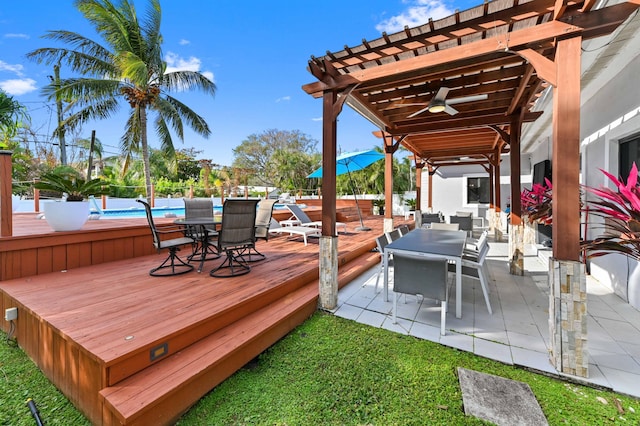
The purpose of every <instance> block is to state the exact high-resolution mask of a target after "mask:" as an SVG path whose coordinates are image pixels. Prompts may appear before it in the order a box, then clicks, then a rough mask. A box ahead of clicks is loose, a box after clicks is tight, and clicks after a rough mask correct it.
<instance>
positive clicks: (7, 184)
mask: <svg viewBox="0 0 640 426" xmlns="http://www.w3.org/2000/svg"><path fill="white" fill-rule="evenodd" d="M11 155H12V152H11V151H5V150H0V237H10V236H12V235H13V200H12V199H11V187H12V184H11V171H12V165H11Z"/></svg>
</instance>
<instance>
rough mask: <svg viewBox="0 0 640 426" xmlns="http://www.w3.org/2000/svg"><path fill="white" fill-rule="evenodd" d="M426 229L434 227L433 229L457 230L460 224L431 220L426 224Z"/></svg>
mask: <svg viewBox="0 0 640 426" xmlns="http://www.w3.org/2000/svg"><path fill="white" fill-rule="evenodd" d="M423 227H425V226H424V225H423ZM428 229H435V230H440V231H459V230H460V224H458V223H444V222H442V223H441V222H432V223H431V224H430V225H429V226H428Z"/></svg>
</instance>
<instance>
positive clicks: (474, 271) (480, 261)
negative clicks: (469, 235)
mask: <svg viewBox="0 0 640 426" xmlns="http://www.w3.org/2000/svg"><path fill="white" fill-rule="evenodd" d="M488 252H489V243H488V242H487V240H486V239H484V240H483V242H481V243H480V244H479V246H478V249H477V250H469V249H465V251H464V254H463V255H462V275H465V276H467V277H471V278H474V279H477V280H478V281H480V287H481V288H482V295H483V296H484V302H485V304H486V305H487V311H489V314H490V315H493V310H492V309H491V302H490V301H489V289H488V282H487V274H486V266H485V259H486V257H487V253H488ZM455 271H456V269H455V265H453V264H450V265H449V272H455Z"/></svg>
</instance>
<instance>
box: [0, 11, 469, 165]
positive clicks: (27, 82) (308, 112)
mask: <svg viewBox="0 0 640 426" xmlns="http://www.w3.org/2000/svg"><path fill="white" fill-rule="evenodd" d="M479 3H480V2H479V1H478V2H476V1H470V0H457V1H456V2H455V4H454V3H452V2H445V1H440V0H438V1H425V0H417V1H415V0H411V1H409V0H404V1H403V0H342V1H338V0H325V1H322V2H311V1H307V0H288V1H285V0H280V1H278V0H272V1H255V0H254V1H244V2H238V1H233V0H181V1H178V0H161V6H162V25H161V30H162V34H163V37H164V44H163V53H164V56H165V59H166V60H167V62H168V65H169V66H170V67H176V68H184V69H191V70H197V71H200V72H202V73H204V74H205V75H207V76H208V77H209V78H211V79H212V80H213V81H214V82H215V83H216V85H217V87H218V89H217V93H216V96H215V97H214V98H211V97H206V96H205V95H203V94H201V93H198V92H188V93H181V94H175V96H176V97H177V98H178V99H180V100H181V101H182V102H184V103H186V104H187V105H189V106H190V107H191V108H192V109H193V110H195V111H196V112H197V113H198V114H200V115H201V116H203V117H204V118H205V119H206V121H207V123H208V124H209V126H210V128H211V129H212V134H211V136H210V137H209V138H208V139H204V138H202V137H201V136H199V135H195V134H193V133H191V132H187V133H186V135H185V141H184V144H182V143H181V142H180V141H179V140H178V139H177V138H176V139H175V140H174V144H175V146H176V148H181V147H194V148H195V149H197V150H200V151H202V153H201V154H199V158H206V159H211V160H212V161H213V162H214V163H217V164H223V165H230V164H231V162H232V161H233V152H232V149H233V147H235V146H237V145H238V144H240V143H241V142H242V141H243V140H245V139H246V138H247V137H248V136H249V135H251V134H259V133H262V132H263V131H265V130H268V129H279V130H299V131H301V132H303V133H305V134H307V135H309V136H310V137H312V138H314V139H316V140H317V141H318V149H319V150H320V149H321V141H322V120H321V118H322V101H321V100H319V99H313V98H312V97H311V96H309V95H307V94H306V93H305V92H304V91H303V90H302V86H303V85H304V84H307V83H311V82H314V81H315V79H314V77H313V76H312V75H311V74H310V73H309V72H308V71H307V69H306V66H307V62H308V60H309V58H310V57H311V55H314V56H322V55H323V54H324V53H325V52H326V51H327V50H329V51H337V50H340V49H342V48H343V46H344V45H349V46H355V45H359V44H361V42H362V39H363V38H364V39H367V40H372V39H375V38H378V37H380V35H381V33H382V32H383V31H386V32H388V33H392V32H396V31H399V30H401V29H402V28H403V27H404V25H409V26H415V25H419V24H422V23H424V22H426V21H427V20H428V18H429V17H432V18H433V19H438V18H441V17H443V16H447V15H449V14H451V13H452V12H453V11H454V10H455V9H460V10H464V9H468V8H469V7H472V6H475V5H476V4H479ZM134 4H135V5H136V8H137V10H138V13H139V14H142V13H143V12H144V10H145V8H146V5H147V2H146V1H144V0H134ZM48 30H69V31H74V32H77V33H80V34H82V35H84V36H86V37H89V38H92V39H94V40H96V41H100V42H101V39H100V38H99V37H98V36H96V35H95V33H93V31H92V28H91V27H90V26H89V25H88V24H87V23H86V22H85V21H84V18H83V17H82V16H81V15H80V13H79V12H78V11H77V10H76V9H75V8H74V6H73V1H71V0H56V1H45V0H20V1H11V2H10V1H3V2H2V3H1V4H0V88H1V89H3V90H4V91H6V92H7V93H9V94H11V95H12V96H14V98H15V99H16V100H18V101H19V102H21V103H23V104H24V105H26V106H27V108H28V111H29V113H30V115H31V117H32V127H33V128H34V129H36V130H37V132H38V134H39V135H40V136H39V139H40V141H47V140H49V138H48V136H47V135H49V134H50V133H51V131H52V130H53V129H54V128H55V109H53V108H52V107H53V104H52V103H50V102H47V101H46V99H45V98H44V97H42V96H41V95H40V89H41V88H42V86H44V85H45V84H47V81H48V80H47V75H51V74H52V72H53V70H52V69H51V68H50V67H47V66H44V65H38V64H36V63H35V62H32V61H30V60H28V59H26V57H25V54H26V53H27V52H29V51H31V50H33V49H36V48H40V47H47V46H52V43H51V42H50V41H49V40H45V39H42V38H41V36H42V35H43V34H45V32H46V31H48ZM61 74H62V77H63V78H64V77H68V76H70V75H69V74H65V69H64V67H63V68H62V70H61ZM126 108H127V107H126V105H125V104H124V103H123V105H122V108H121V114H120V115H118V116H117V117H113V118H111V119H109V120H104V121H98V122H94V123H90V124H87V125H86V126H85V127H84V129H83V132H82V133H81V135H80V136H81V137H86V138H88V137H89V136H90V135H91V131H92V130H96V136H97V137H98V138H99V139H100V141H101V142H102V144H103V146H104V150H105V152H106V154H116V153H118V146H119V140H120V136H121V135H122V132H123V129H124V124H125V116H126ZM374 130H377V129H376V128H375V127H374V126H373V125H372V124H370V123H369V122H368V121H367V120H365V119H364V118H362V117H360V116H359V115H357V114H356V113H355V112H353V111H352V110H351V109H350V108H349V107H345V108H344V110H343V112H342V113H341V114H340V116H339V122H338V145H339V148H340V149H341V150H342V151H355V150H361V149H370V148H372V147H373V146H376V145H379V144H380V143H381V142H380V140H379V139H376V138H375V137H374V136H373V135H372V133H371V132H372V131H374ZM150 143H151V145H152V146H154V147H158V145H157V143H156V140H155V136H154V135H153V133H150Z"/></svg>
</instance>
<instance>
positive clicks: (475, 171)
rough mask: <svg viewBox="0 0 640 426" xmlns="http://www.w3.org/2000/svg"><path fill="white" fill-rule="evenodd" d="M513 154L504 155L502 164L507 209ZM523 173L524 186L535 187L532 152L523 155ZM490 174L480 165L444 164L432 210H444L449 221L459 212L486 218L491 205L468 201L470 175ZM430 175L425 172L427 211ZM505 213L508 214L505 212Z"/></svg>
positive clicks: (503, 206) (503, 204) (503, 198)
mask: <svg viewBox="0 0 640 426" xmlns="http://www.w3.org/2000/svg"><path fill="white" fill-rule="evenodd" d="M509 161H510V160H509V155H503V156H502V162H501V164H500V175H501V177H500V199H501V210H502V211H503V212H504V211H505V210H506V208H507V203H509V202H510V196H511V189H510V188H511V185H510V179H511V178H510V174H511V167H510V163H509ZM520 170H521V173H522V175H521V176H520V180H521V184H522V187H523V188H525V187H527V188H530V187H531V160H530V157H529V155H526V154H525V155H522V156H521V163H520ZM487 176H488V173H487V172H486V171H485V170H484V169H483V168H482V167H480V166H450V167H441V168H440V169H438V170H437V171H436V173H435V174H434V175H433V185H432V186H433V202H432V207H433V208H432V210H433V211H434V212H442V213H443V214H444V216H445V218H446V219H447V220H448V218H449V216H451V215H455V214H456V212H457V211H460V210H462V211H471V212H473V215H474V216H476V217H485V218H486V212H487V210H488V208H489V205H488V204H468V203H467V202H466V178H468V177H487ZM428 179H429V174H428V173H423V174H422V210H423V211H426V210H427V206H428V205H429V204H428V203H429V201H428V196H429V190H428V185H429V181H428ZM503 216H504V214H503ZM503 221H504V223H503V225H504V226H506V217H503Z"/></svg>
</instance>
